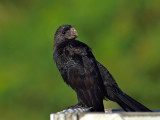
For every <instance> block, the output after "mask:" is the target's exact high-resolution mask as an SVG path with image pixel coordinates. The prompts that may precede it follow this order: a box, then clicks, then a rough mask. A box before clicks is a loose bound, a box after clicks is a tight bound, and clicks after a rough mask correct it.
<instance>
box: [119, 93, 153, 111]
mask: <svg viewBox="0 0 160 120" xmlns="http://www.w3.org/2000/svg"><path fill="white" fill-rule="evenodd" d="M116 98H117V99H116V102H117V103H118V104H119V105H120V106H121V107H122V108H123V109H124V110H125V111H133V112H151V110H150V109H148V108H147V107H145V106H144V105H142V104H141V103H139V102H137V101H136V100H134V99H133V98H131V97H130V96H128V95H127V94H125V93H122V94H119V95H116Z"/></svg>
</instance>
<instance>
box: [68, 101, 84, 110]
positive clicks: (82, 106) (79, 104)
mask: <svg viewBox="0 0 160 120" xmlns="http://www.w3.org/2000/svg"><path fill="white" fill-rule="evenodd" d="M85 107H86V106H85V105H84V104H83V103H81V102H78V103H77V104H75V105H73V106H69V107H67V108H66V109H76V108H85Z"/></svg>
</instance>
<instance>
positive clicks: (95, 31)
mask: <svg viewBox="0 0 160 120" xmlns="http://www.w3.org/2000/svg"><path fill="white" fill-rule="evenodd" d="M159 5H160V1H157V0H150V1H149V0H145V1H144V0H134V1H128V0H120V1H114V0H107V1H105V0H101V1H93V0H88V1H86V0H81V1H76V0H75V1H74V0H59V1H58V0H57V1H55V0H28V1H21V0H2V1H1V2H0V82H1V83H0V108H1V109H0V113H1V116H0V117H1V118H0V119H2V120H10V119H12V120H14V119H15V120H17V119H22V120H36V119H37V120H44V119H46V120H47V119H49V114H50V113H52V112H57V111H60V110H62V109H64V108H66V107H67V106H70V105H73V104H75V103H76V102H77V100H76V95H75V93H74V92H73V91H72V90H71V88H69V87H68V86H67V85H65V83H64V82H63V80H62V78H61V76H60V74H59V72H58V70H57V68H56V65H55V63H54V62H53V60H52V54H53V37H54V33H55V31H56V29H57V28H58V27H59V26H60V25H62V24H71V25H73V26H75V28H76V29H77V31H78V32H79V37H78V39H79V40H81V41H83V42H85V43H87V44H88V45H89V46H90V47H91V48H92V51H93V53H94V55H95V57H96V58H97V60H98V61H99V62H101V63H102V64H103V65H105V66H106V67H107V68H108V69H109V70H110V72H111V73H112V74H113V76H114V78H115V79H116V81H117V83H118V84H119V86H120V88H122V90H124V91H125V92H126V93H128V94H129V95H131V96H132V97H134V98H135V99H137V100H138V101H140V102H142V103H143V104H144V105H146V106H147V107H149V108H150V109H159V108H160V105H159V100H160V95H159V90H160V87H159V85H160V74H159V72H160V62H159V61H160V55H159V52H160V47H159V46H160V34H159V31H160V7H159ZM104 103H105V107H106V108H108V107H112V108H117V107H118V106H117V104H114V103H112V102H109V103H108V102H104Z"/></svg>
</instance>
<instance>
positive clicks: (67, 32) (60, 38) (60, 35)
mask: <svg viewBox="0 0 160 120" xmlns="http://www.w3.org/2000/svg"><path fill="white" fill-rule="evenodd" d="M77 37H78V33H77V30H76V29H75V28H74V27H72V26H71V25H62V26H60V27H59V28H58V29H57V31H56V33H55V36H54V49H55V48H56V47H57V46H58V45H59V44H60V43H62V42H65V41H68V40H75V38H77Z"/></svg>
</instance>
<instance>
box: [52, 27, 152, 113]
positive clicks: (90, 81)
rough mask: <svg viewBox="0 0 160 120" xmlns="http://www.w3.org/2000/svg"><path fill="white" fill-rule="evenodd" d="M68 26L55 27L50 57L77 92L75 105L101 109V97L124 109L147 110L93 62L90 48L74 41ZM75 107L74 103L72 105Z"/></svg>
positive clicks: (75, 33) (72, 29) (73, 35)
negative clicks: (52, 53) (77, 101)
mask: <svg viewBox="0 0 160 120" xmlns="http://www.w3.org/2000/svg"><path fill="white" fill-rule="evenodd" d="M77 36H78V33H77V31H76V30H75V28H73V27H72V26H71V25H63V26H60V27H59V28H58V30H57V31H56V33H55V38H54V56H53V58H54V60H55V62H56V65H57V67H58V69H59V71H60V73H61V75H62V77H63V79H64V81H65V82H66V83H67V84H68V85H69V86H70V87H71V88H72V89H73V90H74V91H75V92H76V93H77V96H78V100H79V103H78V105H79V104H84V105H85V106H87V107H92V108H93V111H99V112H100V111H104V106H103V99H105V98H107V99H109V100H112V101H114V102H117V103H118V104H119V105H120V106H121V107H122V108H123V109H124V110H125V111H150V110H149V109H148V108H147V107H145V106H144V105H142V104H141V103H139V102H137V101H136V100H134V99H133V98H131V97H129V96H128V95H127V94H125V93H124V92H123V91H122V90H121V89H120V88H119V87H118V85H117V83H116V82H115V80H114V79H113V77H112V75H111V74H110V73H109V71H108V70H107V69H106V68H105V67H104V66H103V65H101V64H100V63H99V62H97V61H96V59H95V57H94V56H93V54H92V52H91V49H90V48H89V47H88V46H87V45H86V44H84V43H82V42H80V41H77V40H75V38H76V37H77ZM76 106H77V105H76Z"/></svg>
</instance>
